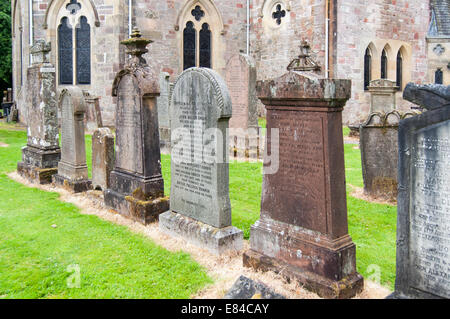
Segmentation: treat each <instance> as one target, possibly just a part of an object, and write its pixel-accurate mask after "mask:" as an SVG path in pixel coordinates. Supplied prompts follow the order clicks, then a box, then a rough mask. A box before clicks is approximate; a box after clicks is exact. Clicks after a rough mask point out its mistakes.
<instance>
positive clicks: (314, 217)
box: [243, 70, 363, 298]
mask: <svg viewBox="0 0 450 319" xmlns="http://www.w3.org/2000/svg"><path fill="white" fill-rule="evenodd" d="M350 90H351V82H350V81H349V80H335V79H322V78H319V77H318V76H317V75H315V74H313V73H309V72H299V71H292V70H291V71H289V72H288V73H286V74H284V75H283V76H281V77H279V78H276V79H273V80H267V81H262V82H258V84H257V91H258V97H259V99H260V100H261V101H262V103H264V105H265V106H266V110H267V133H266V150H265V153H264V175H263V189H262V201H261V217H260V219H259V220H258V221H257V222H256V223H255V224H254V225H253V226H252V227H251V236H250V250H248V251H247V252H245V253H244V258H243V261H244V266H246V267H251V268H253V269H255V270H262V271H267V270H271V271H274V272H277V273H280V274H281V275H283V276H284V277H285V278H287V279H288V280H291V281H297V282H299V283H300V284H301V285H303V286H304V287H305V288H306V289H309V290H311V291H313V292H315V293H317V294H318V295H319V296H321V297H324V298H350V297H353V296H355V295H356V294H357V293H359V292H361V291H362V290H363V278H362V276H361V275H359V274H358V273H357V272H356V256H355V255H356V247H355V244H354V243H353V241H352V239H351V238H350V236H349V234H348V223H347V202H346V187H345V167H344V142H343V131H342V110H343V108H344V106H345V103H346V101H347V100H348V99H349V98H350ZM277 134H278V136H277ZM273 135H274V136H275V137H272V136H273ZM277 137H279V138H277ZM269 153H270V154H271V155H270V156H269V155H268V154H269Z"/></svg>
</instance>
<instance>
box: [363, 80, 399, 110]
mask: <svg viewBox="0 0 450 319" xmlns="http://www.w3.org/2000/svg"><path fill="white" fill-rule="evenodd" d="M396 84H397V83H396V82H395V81H391V80H386V79H378V80H373V81H370V84H369V87H368V89H369V92H370V114H372V113H376V112H383V113H389V112H391V111H393V110H395V109H396V101H395V93H396V92H397V91H398V86H396Z"/></svg>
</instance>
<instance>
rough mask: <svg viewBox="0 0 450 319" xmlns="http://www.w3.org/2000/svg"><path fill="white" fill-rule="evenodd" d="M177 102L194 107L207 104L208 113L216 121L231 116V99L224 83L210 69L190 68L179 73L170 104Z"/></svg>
mask: <svg viewBox="0 0 450 319" xmlns="http://www.w3.org/2000/svg"><path fill="white" fill-rule="evenodd" d="M188 92H189V93H188ZM200 97H201V98H202V99H199V98H200ZM179 102H192V103H193V105H194V106H196V107H198V106H200V104H201V103H204V102H208V103H209V104H208V105H209V107H210V109H208V113H209V114H211V115H214V116H213V117H214V118H215V119H216V120H218V119H221V118H230V117H231V114H232V106H231V97H230V93H229V92H228V89H227V86H226V84H225V81H224V80H223V79H222V77H221V76H220V75H219V74H218V73H217V72H215V71H213V70H211V69H206V68H190V69H187V70H186V71H184V72H183V73H181V75H180V76H179V77H178V79H177V81H176V82H175V86H174V89H173V95H172V103H174V104H177V103H179ZM203 105H205V106H206V104H203Z"/></svg>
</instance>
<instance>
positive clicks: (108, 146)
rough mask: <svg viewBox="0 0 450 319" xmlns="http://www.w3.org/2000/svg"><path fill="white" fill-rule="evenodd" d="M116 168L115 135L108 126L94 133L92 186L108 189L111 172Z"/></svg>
mask: <svg viewBox="0 0 450 319" xmlns="http://www.w3.org/2000/svg"><path fill="white" fill-rule="evenodd" d="M113 169H114V135H113V134H112V133H111V130H110V129H109V128H106V127H102V128H99V129H96V130H95V131H94V134H92V187H93V189H94V190H106V189H108V188H109V187H110V185H111V184H110V174H111V172H112V170H113Z"/></svg>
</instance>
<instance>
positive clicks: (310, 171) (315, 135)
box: [263, 111, 326, 232]
mask: <svg viewBox="0 0 450 319" xmlns="http://www.w3.org/2000/svg"><path fill="white" fill-rule="evenodd" d="M270 121H271V122H272V127H274V128H279V130H280V131H279V132H280V141H279V145H280V167H279V171H278V173H277V174H274V175H272V176H270V175H269V176H267V180H268V186H269V187H268V188H267V190H264V193H265V194H264V198H267V201H266V200H263V211H265V212H276V215H274V216H272V218H276V219H279V220H280V221H282V222H286V223H290V224H294V225H299V226H303V227H306V228H308V229H312V230H316V231H320V232H326V223H323V222H321V221H322V220H323V218H324V214H325V213H326V211H325V204H326V199H325V197H326V194H325V165H324V146H323V123H322V118H321V117H320V116H317V115H308V114H305V113H303V112H295V111H290V112H287V111H272V112H271V119H270ZM269 149H270V148H269ZM266 193H273V194H276V195H274V196H271V195H270V194H266ZM267 196H269V197H270V198H269V197H267Z"/></svg>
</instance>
